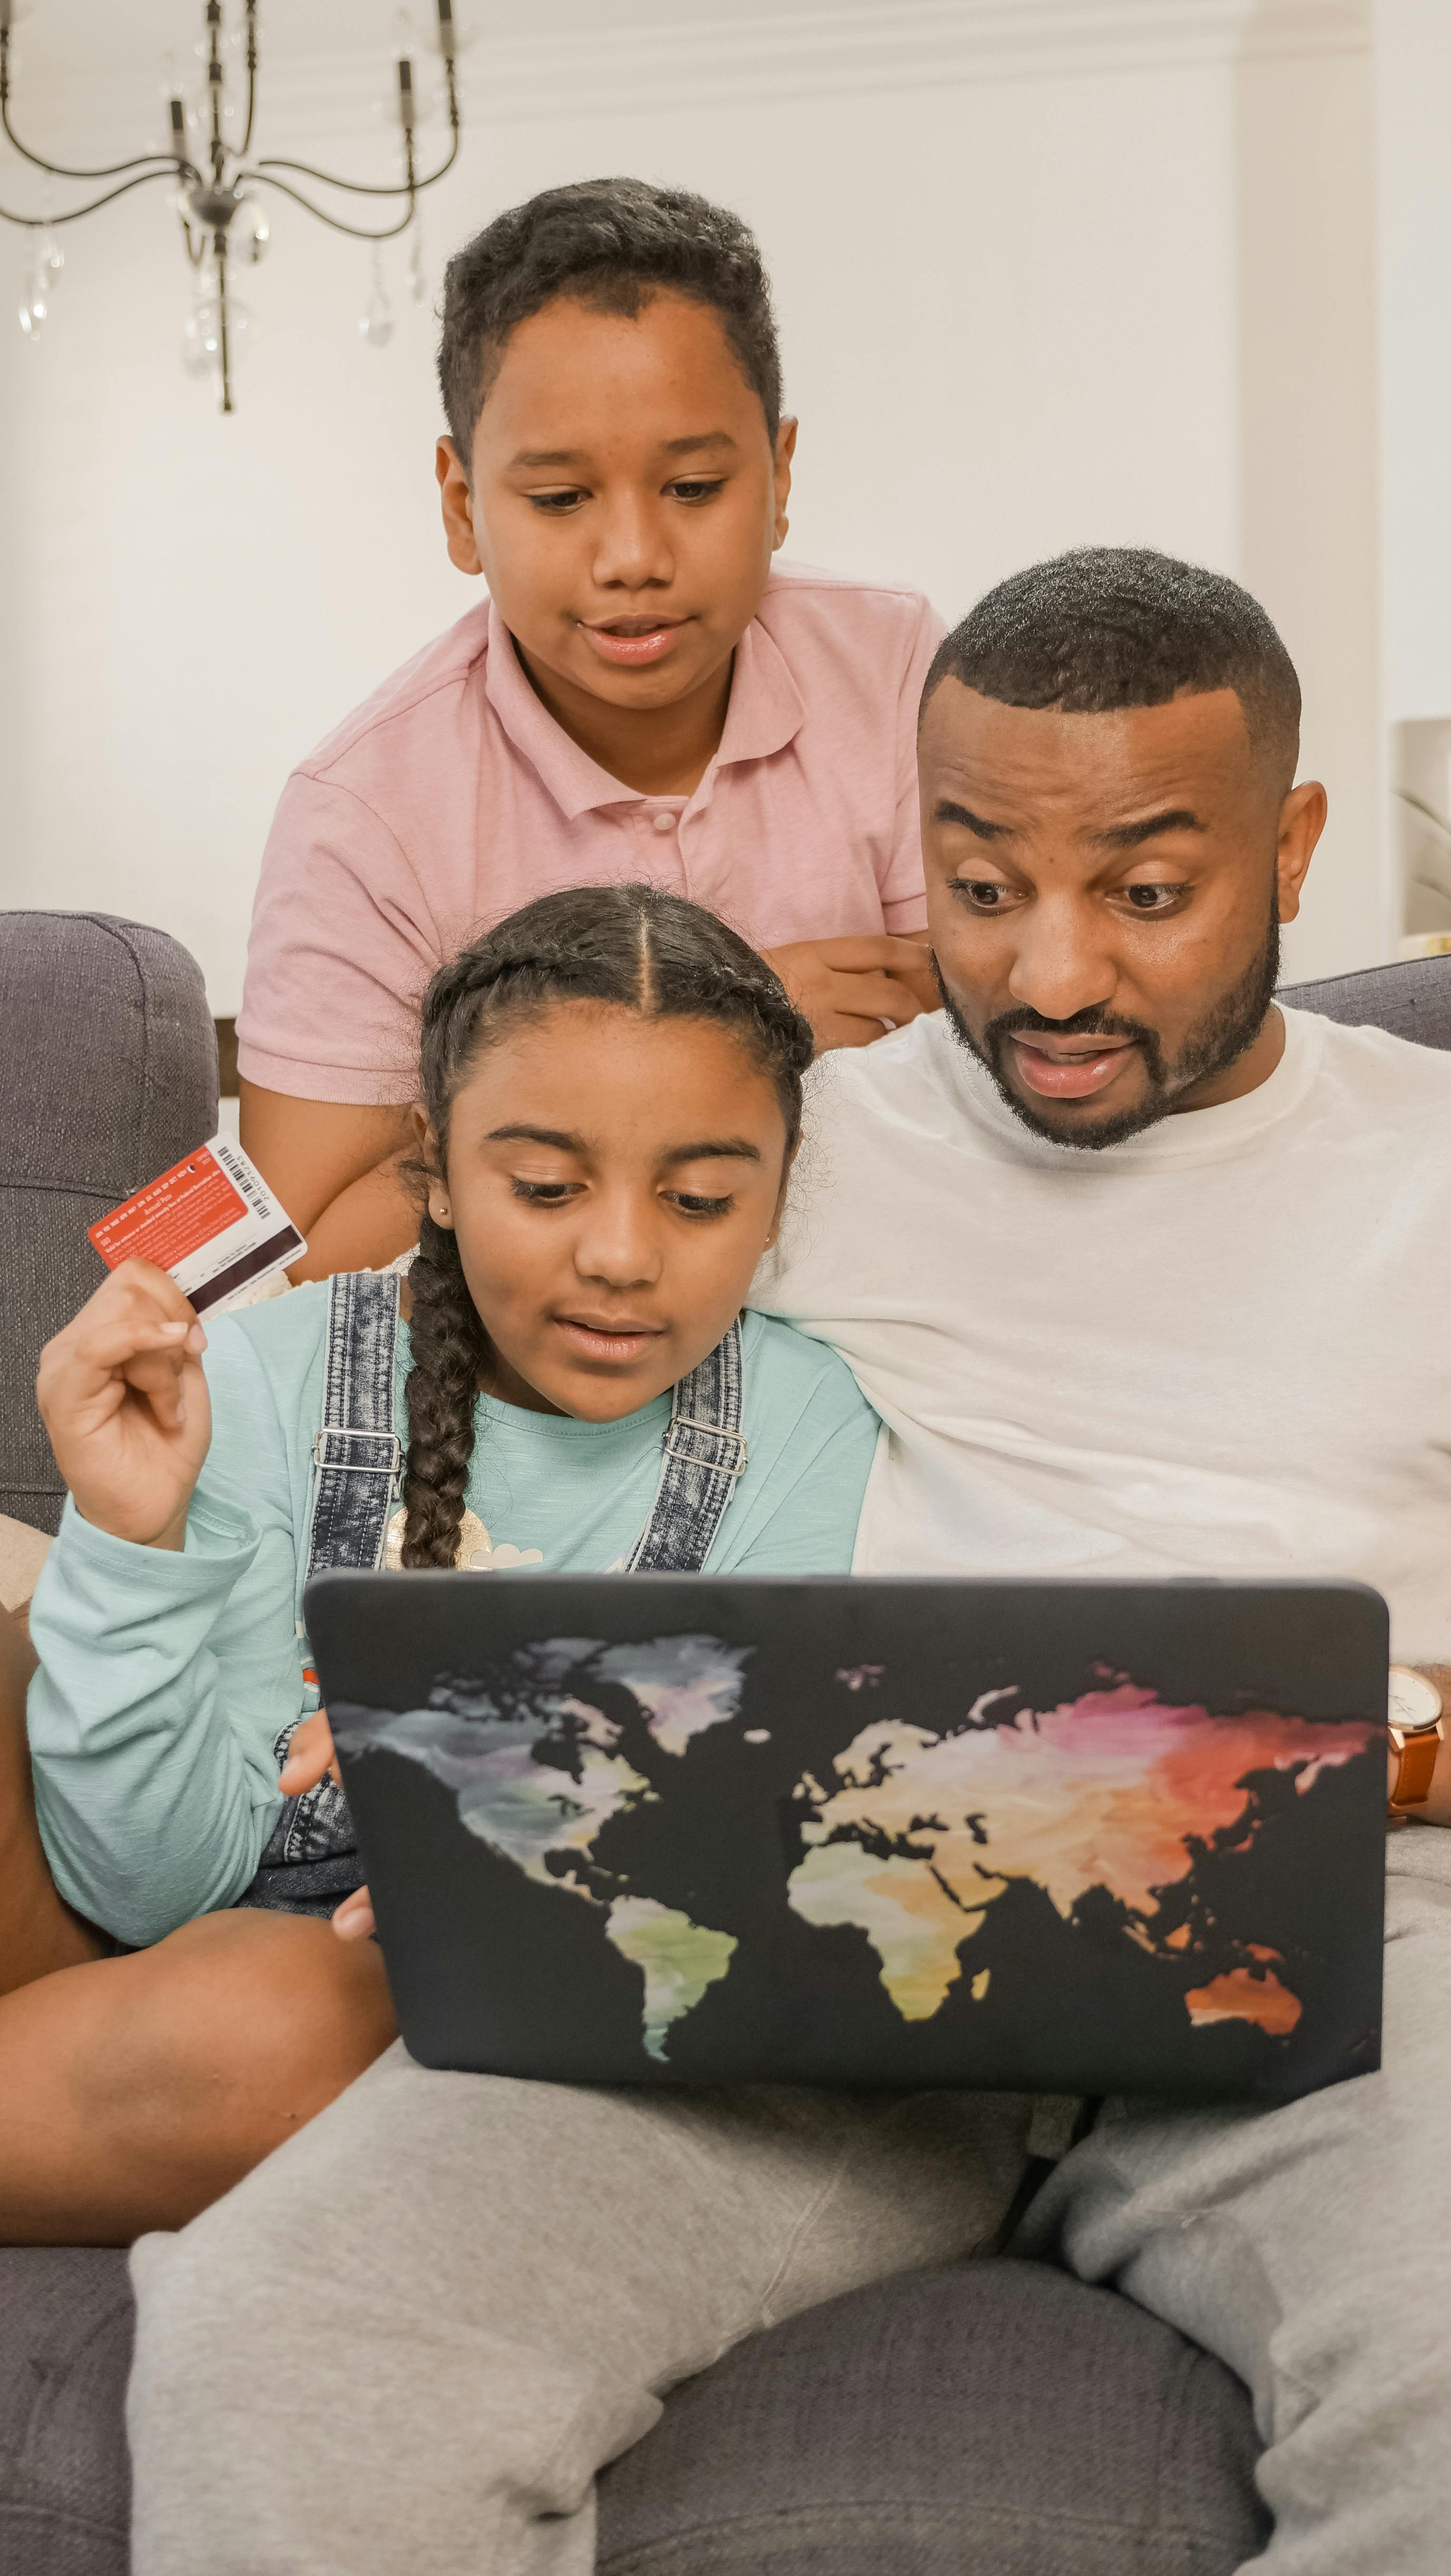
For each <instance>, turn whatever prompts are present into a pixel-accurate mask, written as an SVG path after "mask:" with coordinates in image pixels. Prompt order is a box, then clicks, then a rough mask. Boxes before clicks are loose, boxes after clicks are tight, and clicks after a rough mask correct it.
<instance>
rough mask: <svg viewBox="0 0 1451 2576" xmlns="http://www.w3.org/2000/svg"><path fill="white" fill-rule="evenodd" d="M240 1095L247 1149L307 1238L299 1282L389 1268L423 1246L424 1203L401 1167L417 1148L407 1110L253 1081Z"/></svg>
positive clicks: (296, 1270)
mask: <svg viewBox="0 0 1451 2576" xmlns="http://www.w3.org/2000/svg"><path fill="white" fill-rule="evenodd" d="M240 1090H241V1107H242V1148H243V1151H244V1152H245V1153H248V1154H250V1155H251V1157H252V1160H253V1162H254V1163H255V1164H256V1166H257V1169H258V1171H259V1172H260V1173H261V1174H262V1177H263V1179H264V1180H265V1181H267V1182H269V1183H270V1184H271V1186H272V1188H273V1189H274V1190H275V1191H276V1192H277V1195H278V1197H279V1198H280V1200H281V1201H282V1204H283V1206H284V1207H285V1208H286V1210H287V1213H288V1215H289V1216H290V1217H291V1219H292V1222H293V1224H294V1225H295V1226H296V1227H297V1229H298V1232H299V1233H300V1234H305V1235H306V1237H307V1250H306V1252H305V1253H304V1254H303V1257H302V1259H301V1260H300V1261H298V1262H296V1263H294V1265H293V1268H292V1270H291V1272H290V1273H289V1276H290V1277H291V1278H292V1279H293V1280H302V1279H329V1278H331V1276H332V1274H333V1272H334V1271H335V1270H382V1269H383V1268H385V1267H386V1265H387V1263H388V1262H390V1261H395V1260H396V1259H397V1257H398V1255H399V1253H400V1252H406V1251H407V1250H408V1248H409V1245H410V1244H413V1243H416V1242H417V1240H418V1208H417V1204H416V1202H415V1201H414V1199H413V1197H412V1196H411V1194H410V1191H409V1188H408V1185H407V1183H406V1182H405V1181H404V1180H403V1178H402V1177H401V1175H400V1173H399V1170H398V1162H399V1157H400V1155H402V1154H405V1153H407V1152H409V1151H410V1150H411V1148H412V1144H413V1123H412V1116H411V1112H410V1111H409V1110H408V1108H407V1107H405V1106H386V1107H382V1108H359V1107H354V1106H353V1105H352V1104H351V1103H346V1102H342V1101H335V1100H294V1099H291V1098H290V1097H289V1096H288V1094H287V1093H285V1092H281V1091H263V1090H262V1089H261V1088H260V1087H259V1086H258V1084H256V1083H255V1082H248V1081H247V1080H246V1079H245V1078H244V1079H243V1081H242V1083H241V1085H240Z"/></svg>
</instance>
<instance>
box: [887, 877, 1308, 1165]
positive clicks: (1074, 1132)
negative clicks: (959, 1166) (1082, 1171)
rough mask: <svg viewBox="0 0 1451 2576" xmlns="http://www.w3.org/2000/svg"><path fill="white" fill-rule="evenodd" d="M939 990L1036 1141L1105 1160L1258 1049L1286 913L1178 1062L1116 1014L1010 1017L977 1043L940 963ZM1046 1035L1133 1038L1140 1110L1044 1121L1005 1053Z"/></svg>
mask: <svg viewBox="0 0 1451 2576" xmlns="http://www.w3.org/2000/svg"><path fill="white" fill-rule="evenodd" d="M933 970H934V972H935V974H936V976H937V989H938V991H939V992H940V993H941V995H942V1005H943V1008H944V1010H945V1011H946V1013H947V1018H948V1024H949V1026H950V1027H951V1029H952V1031H953V1034H954V1036H955V1037H957V1038H958V1039H959V1041H960V1042H961V1044H962V1045H963V1046H965V1047H966V1048H967V1050H968V1053H969V1054H970V1055H975V1056H976V1058H977V1060H978V1063H979V1064H980V1065H982V1066H983V1067H984V1068H985V1069H986V1071H987V1072H988V1073H989V1074H991V1076H992V1079H993V1081H994V1083H995V1084H996V1085H997V1088H998V1090H999V1092H1000V1093H1001V1095H1002V1097H1003V1099H1004V1100H1005V1101H1006V1102H1007V1105H1008V1107H1009V1108H1010V1109H1011V1110H1012V1112H1013V1114H1014V1116H1015V1117H1018V1118H1021V1120H1022V1122H1023V1125H1024V1126H1025V1127H1031V1129H1032V1131H1033V1133H1034V1135H1035V1136H1046V1137H1047V1138H1048V1140H1049V1141H1050V1143H1052V1144H1054V1145H1077V1146H1080V1147H1081V1148H1082V1149H1083V1151H1084V1152H1085V1153H1091V1154H1097V1153H1101V1152H1102V1151H1103V1148H1104V1147H1105V1146H1106V1145H1121V1144H1123V1142H1124V1140H1125V1138H1126V1137H1129V1136H1138V1135H1141V1134H1142V1133H1143V1131H1144V1129H1145V1128H1146V1127H1157V1125H1158V1123H1159V1121H1160V1119H1161V1118H1167V1117H1168V1116H1169V1115H1170V1114H1171V1112H1172V1110H1173V1108H1174V1105H1175V1103H1176V1101H1177V1100H1178V1099H1179V1098H1180V1096H1181V1094H1182V1093H1184V1092H1186V1091H1188V1090H1190V1089H1191V1088H1192V1087H1193V1085H1194V1084H1196V1083H1200V1082H1212V1081H1214V1080H1215V1078H1216V1076H1218V1075H1219V1074H1221V1073H1227V1072H1228V1071H1229V1068H1230V1066H1231V1065H1232V1064H1236V1063H1237V1062H1238V1060H1239V1058H1240V1057H1241V1056H1242V1055H1243V1054H1244V1053H1245V1051H1246V1049H1247V1048H1249V1047H1252V1046H1253V1044H1254V1042H1255V1039H1256V1038H1257V1037H1258V1036H1259V1033H1260V1031H1261V1029H1262V1028H1263V1027H1264V1024H1265V1018H1266V1014H1267V1013H1268V1011H1269V1007H1270V1004H1271V1002H1272V1001H1273V1000H1274V998H1275V986H1276V985H1277V984H1278V982H1279V980H1280V923H1279V915H1278V911H1276V912H1272V913H1271V915H1270V925H1269V931H1268V933H1267V935H1266V938H1265V943H1264V946H1263V947H1262V948H1261V950H1260V952H1259V955H1258V956H1257V957H1255V958H1253V959H1252V960H1251V962H1250V964H1249V966H1248V967H1247V968H1246V969H1245V972H1244V973H1243V975H1241V976H1240V978H1239V981H1238V982H1237V983H1235V984H1231V986H1230V988H1229V991H1228V992H1227V993H1221V995H1220V997H1219V1000H1218V1001H1217V1002H1213V1003H1211V1004H1210V1007H1209V1009H1208V1010H1207V1011H1206V1012H1205V1013H1204V1016H1203V1018H1202V1019H1201V1020H1199V1021H1197V1022H1196V1024H1195V1026H1194V1027H1193V1028H1192V1029H1191V1030H1190V1032H1189V1035H1188V1037H1187V1038H1186V1039H1185V1041H1184V1044H1183V1046H1182V1048H1181V1049H1180V1051H1179V1054H1178V1056H1177V1057H1176V1058H1175V1060H1174V1062H1173V1063H1172V1064H1169V1063H1167V1062H1166V1061H1165V1057H1164V1050H1163V1048H1162V1046H1161V1045H1160V1043H1159V1033H1158V1031H1157V1029H1151V1028H1150V1027H1149V1026H1148V1024H1147V1022H1146V1021H1144V1020H1126V1019H1123V1018H1121V1017H1120V1016H1119V1014H1118V1013H1117V1012H1116V1011H1104V1010H1094V1009H1090V1010H1086V1011H1076V1012H1075V1013H1074V1015H1073V1017H1072V1019H1071V1020H1045V1019H1044V1018H1043V1016H1042V1014H1041V1012H1038V1011H1030V1010H1019V1011H1003V1012H1002V1013H1000V1015H999V1016H998V1018H997V1019H995V1020H989V1022H988V1024H987V1027H986V1028H985V1029H984V1030H983V1033H982V1036H981V1037H980V1038H975V1037H974V1036H973V1033H972V1031H971V1029H970V1028H969V1027H968V1025H967V1022H966V1020H965V1019H964V1018H963V1015H962V1013H961V1011H960V1010H959V1009H958V1006H957V1004H956V1003H955V1002H954V1000H953V998H952V995H951V994H950V993H949V992H948V990H947V987H946V985H945V984H944V983H943V981H942V970H941V968H940V967H939V966H938V965H937V961H936V959H935V958H934V960H933ZM1032 1030H1038V1031H1040V1032H1042V1033H1044V1034H1046V1035H1048V1036H1050V1037H1087V1036H1097V1037H1105V1038H1110V1037H1112V1038H1131V1039H1132V1040H1133V1042H1134V1044H1135V1045H1136V1046H1137V1048H1138V1050H1139V1053H1140V1055H1141V1057H1142V1059H1143V1066H1144V1073H1145V1076H1146V1078H1147V1089H1146V1091H1145V1094H1144V1097H1143V1099H1142V1100H1141V1101H1140V1102H1139V1103H1138V1106H1137V1107H1136V1108H1133V1109H1120V1110H1118V1111H1116V1112H1114V1113H1112V1114H1111V1115H1110V1116H1109V1117H1107V1118H1100V1119H1099V1120H1098V1121H1097V1122H1096V1124H1089V1123H1088V1121H1086V1120H1085V1122H1084V1124H1083V1125H1082V1126H1081V1127H1078V1126H1075V1125H1074V1124H1073V1123H1072V1120H1071V1118H1070V1119H1067V1120H1064V1121H1063V1122H1062V1123H1061V1124H1060V1123H1059V1121H1058V1120H1056V1119H1052V1118H1049V1117H1046V1116H1044V1115H1043V1114H1042V1113H1041V1112H1040V1111H1038V1110H1037V1109H1035V1108H1034V1106H1033V1104H1032V1103H1031V1101H1028V1100H1025V1099H1024V1098H1023V1097H1022V1095H1021V1093H1020V1092H1017V1091H1015V1090H1014V1089H1013V1088H1012V1087H1011V1085H1010V1084H1009V1083H1008V1082H1007V1081H1006V1080H1005V1079H1004V1075H1003V1069H1002V1067H1003V1047H1004V1045H1005V1043H1006V1041H1007V1040H1008V1039H1009V1038H1010V1037H1012V1036H1013V1035H1015V1034H1018V1033H1021V1034H1024V1035H1026V1034H1027V1033H1028V1032H1029V1031H1032Z"/></svg>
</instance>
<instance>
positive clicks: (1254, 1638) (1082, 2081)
mask: <svg viewBox="0 0 1451 2576" xmlns="http://www.w3.org/2000/svg"><path fill="white" fill-rule="evenodd" d="M307 1619H308V1630H309V1635H310V1637H311V1640H312V1645H313V1649H314V1652H315V1655H316V1659H317V1664H318V1669H319V1672H320V1675H321V1679H322V1686H323V1697H324V1702H325V1705H326V1706H327V1708H328V1710H329V1712H330V1716H331V1722H332V1728H333V1733H334V1737H335V1740H336V1743H337V1748H338V1753H339V1756H340V1760H341V1764H342V1771H343V1778H344V1783H345V1786H346V1789H347V1793H348V1797H349V1800H350V1803H351V1806H352V1811H353V1816H354V1819H355V1822H356V1827H357V1834H358V1842H359V1847H360V1851H361V1855H362V1858H363V1862H364V1866H365V1870H366V1875H367V1878H368V1881H369V1884H370V1886H371V1889H372V1895H373V1903H374V1908H375V1912H376V1916H377V1923H378V1932H379V1938H380V1940H381V1942H382V1946H383V1951H384V1956H385V1960H386V1963H387V1968H388V1974H389V1979H390V1983H391V1985H392V1990H393V1997H394V2002H395V2005H396V2008H397V2012H398V2018H399V2024H400V2027H401V2029H402V2032H403V2036H404V2038H405V2040H406V2042H407V2045H408V2047H409V2049H410V2050H411V2052H412V2054H413V2055H414V2056H415V2057H416V2058H418V2059H420V2060H421V2062H422V2063H423V2064H425V2065H429V2066H445V2067H460V2068H471V2069H476V2070H480V2071H488V2072H493V2073H498V2074H507V2075H515V2076H529V2077H536V2078H543V2079H546V2080H555V2081H560V2082H567V2083H608V2084H616V2083H639V2084H650V2083H662V2082H663V2083H686V2084H719V2083H725V2082H730V2083H741V2082H759V2081H779V2082H788V2083H797V2084H800V2083H805V2084H832V2085H844V2086H862V2085H893V2086H897V2085H900V2086H911V2087H918V2086H937V2085H961V2086H971V2087H982V2088H986V2089H991V2090H1009V2091H1019V2090H1026V2091H1033V2092H1047V2093H1102V2092H1128V2093H1163V2094H1173V2095H1179V2096H1186V2097H1195V2096H1198V2097H1204V2098H1212V2097H1215V2096H1225V2095H1237V2096H1245V2095H1249V2096H1261V2097H1284V2096H1288V2095H1293V2094H1296V2093H1301V2092H1306V2091H1309V2090H1311V2089H1313V2088H1314V2087H1315V2086H1317V2085H1321V2084H1326V2083H1331V2082H1334V2081H1336V2080H1337V2079H1339V2078H1341V2077H1344V2076H1349V2075H1356V2074H1364V2073H1366V2072H1368V2071H1369V2070H1371V2069H1372V2068H1374V2067H1375V2066H1376V2065H1377V2064H1378V2063H1379V2044H1380V2043H1379V2027H1380V1975H1381V1928H1382V1908H1383V1880H1384V1853H1385V1710H1386V1671H1387V1618H1386V1610H1385V1605H1384V1603H1383V1602H1382V1601H1381V1599H1380V1598H1379V1596H1378V1595H1377V1594H1375V1593H1373V1592H1371V1591H1369V1590H1367V1589H1366V1588H1365V1587H1363V1586H1360V1585H1355V1584H1334V1583H1295V1584H1284V1583H1209V1582H1198V1581H1189V1582H1186V1581H1177V1580H1176V1581H1167V1582H1157V1583H1093V1582H1082V1581H1074V1582H995V1581H978V1580H970V1581H937V1580H916V1579H911V1578H900V1579H891V1580H874V1579H866V1578H846V1579H836V1578H827V1577H821V1578H812V1579H808V1580H804V1581H803V1580H799V1579H788V1578H783V1577H768V1578H760V1579H751V1578H739V1577H734V1578H715V1577H712V1576H710V1575H634V1576H630V1577H628V1578H626V1579H623V1580H622V1579H621V1578H620V1577H619V1576H618V1575H603V1576H595V1575H588V1576H583V1575H582V1576H573V1575H536V1576H527V1577H513V1578H510V1577H508V1576H504V1577H498V1576H487V1577H485V1576H480V1577H477V1578H474V1579H469V1578H467V1577H463V1576H460V1575H458V1574H454V1573H439V1574H430V1573H416V1574H410V1575H409V1576H408V1577H407V1579H406V1580H401V1579H400V1578H399V1577H398V1576H397V1575H393V1574H383V1575H376V1574H359V1573H330V1574H324V1575H322V1576H320V1577H318V1578H317V1579H316V1580H315V1581H314V1582H313V1583H312V1584H310V1585H309V1587H308V1593H307Z"/></svg>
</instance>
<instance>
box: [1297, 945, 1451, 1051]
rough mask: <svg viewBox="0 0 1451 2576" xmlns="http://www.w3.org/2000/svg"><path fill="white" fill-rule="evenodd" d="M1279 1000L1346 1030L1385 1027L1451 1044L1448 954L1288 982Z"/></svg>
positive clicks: (1425, 1041)
mask: <svg viewBox="0 0 1451 2576" xmlns="http://www.w3.org/2000/svg"><path fill="white" fill-rule="evenodd" d="M1280 999H1281V1001H1283V1002H1290V1003H1292V1004H1297V1005H1298V1006H1299V1008H1300V1009H1301V1010H1302V1011H1319V1012H1321V1013H1322V1014H1323V1016H1324V1017H1325V1018H1326V1019H1327V1020H1343V1021H1344V1022H1345V1023H1346V1025H1347V1026H1348V1027H1350V1028H1357V1029H1363V1028H1367V1027H1374V1028H1379V1029H1389V1030H1390V1032H1391V1035H1392V1036H1393V1037H1398V1038H1412V1039H1414V1041H1415V1043H1416V1044H1417V1045H1418V1046H1430V1047H1451V957H1409V958H1403V959H1402V960H1401V962H1400V963H1399V964H1398V965H1394V966H1363V967H1361V969H1360V970H1359V972H1358V973H1357V974H1354V975H1327V976H1325V977H1324V978H1323V980H1322V981H1321V982H1319V983H1317V984H1288V985H1286V987H1285V990H1284V991H1283V992H1282V994H1281V995H1280Z"/></svg>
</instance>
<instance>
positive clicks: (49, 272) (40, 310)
mask: <svg viewBox="0 0 1451 2576" xmlns="http://www.w3.org/2000/svg"><path fill="white" fill-rule="evenodd" d="M64 266H65V252H64V251H63V250H62V249H61V246H60V244H59V242H58V241H57V240H56V237H55V234H54V233H53V232H52V230H51V228H50V225H49V224H47V225H45V227H44V229H43V230H42V231H41V232H40V233H39V234H38V235H36V237H35V256H34V258H33V259H32V261H31V263H30V274H29V276H28V277H27V278H26V281H25V284H24V287H23V288H22V290H21V296H20V306H19V314H20V328H21V330H22V331H23V332H24V333H25V336H26V338H27V340H38V339H39V338H40V335H41V332H42V331H43V330H44V328H45V324H46V319H47V316H48V315H49V312H50V298H51V292H52V289H53V287H54V284H55V280H56V279H57V277H58V276H59V275H60V272H61V270H62V269H63V268H64Z"/></svg>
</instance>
